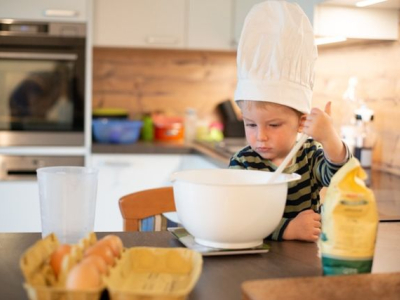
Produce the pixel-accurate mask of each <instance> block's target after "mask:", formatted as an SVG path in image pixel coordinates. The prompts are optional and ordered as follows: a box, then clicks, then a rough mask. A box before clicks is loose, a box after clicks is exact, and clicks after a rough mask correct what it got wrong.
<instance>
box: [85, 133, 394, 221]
mask: <svg viewBox="0 0 400 300" xmlns="http://www.w3.org/2000/svg"><path fill="white" fill-rule="evenodd" d="M245 145H246V142H245V140H244V139H236V138H234V139H225V140H224V142H220V143H210V142H195V143H193V144H185V143H183V142H180V143H179V142H143V141H139V142H136V143H134V144H130V145H115V144H96V143H95V144H93V146H92V153H94V154H112V153H115V154H128V153H129V154H197V155H201V156H202V157H203V158H205V159H207V160H208V161H210V162H212V163H214V164H215V165H216V166H218V167H220V168H226V167H227V166H228V164H229V159H230V157H231V155H232V154H233V153H234V152H236V151H237V150H238V149H240V148H242V147H244V146H245ZM371 188H372V190H373V191H374V194H375V198H376V200H377V203H378V209H379V214H380V220H381V221H383V222H391V221H400V176H397V175H393V174H390V173H386V172H381V171H379V170H372V172H371Z"/></svg>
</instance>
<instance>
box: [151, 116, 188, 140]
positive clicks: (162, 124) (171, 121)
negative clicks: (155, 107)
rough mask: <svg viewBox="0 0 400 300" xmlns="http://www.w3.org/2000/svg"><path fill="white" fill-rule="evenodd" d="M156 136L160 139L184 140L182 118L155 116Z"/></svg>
mask: <svg viewBox="0 0 400 300" xmlns="http://www.w3.org/2000/svg"><path fill="white" fill-rule="evenodd" d="M154 137H155V139H156V140H158V141H182V140H183V138H184V126H183V120H182V118H179V117H164V116H157V117H155V118H154Z"/></svg>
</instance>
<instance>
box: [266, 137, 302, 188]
mask: <svg viewBox="0 0 400 300" xmlns="http://www.w3.org/2000/svg"><path fill="white" fill-rule="evenodd" d="M307 139H308V135H307V134H305V133H302V134H301V136H300V139H299V140H298V141H297V143H296V144H295V145H294V146H293V148H292V150H290V152H289V154H288V155H286V157H285V159H284V160H283V162H282V163H281V164H280V165H279V167H278V169H276V171H275V172H273V173H272V176H271V177H270V178H269V179H268V181H267V183H273V182H274V181H275V180H276V179H277V178H278V177H279V175H281V174H282V171H283V169H285V167H286V165H287V164H288V162H289V161H290V160H291V159H292V158H293V156H294V155H295V154H296V153H297V151H298V150H299V149H300V147H301V146H303V144H304V142H305V141H306V140H307Z"/></svg>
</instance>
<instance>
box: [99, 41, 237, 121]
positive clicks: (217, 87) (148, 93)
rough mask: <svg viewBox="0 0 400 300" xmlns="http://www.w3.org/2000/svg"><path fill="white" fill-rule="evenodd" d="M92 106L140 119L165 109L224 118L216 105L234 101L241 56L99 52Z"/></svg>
mask: <svg viewBox="0 0 400 300" xmlns="http://www.w3.org/2000/svg"><path fill="white" fill-rule="evenodd" d="M93 57H94V63H93V107H94V108H99V107H122V108H126V109H128V110H129V111H130V112H131V117H132V118H135V117H137V116H138V114H140V113H142V112H150V111H155V110H163V111H165V112H166V113H167V114H169V115H178V116H183V114H184V112H185V109H186V108H187V107H192V108H195V109H196V110H197V112H198V115H199V117H200V118H204V119H208V120H210V121H213V120H217V119H218V118H219V115H218V112H217V110H216V106H217V104H218V103H220V102H222V101H224V100H226V99H229V98H232V96H233V91H234V89H235V84H236V57H235V54H234V53H232V52H205V51H179V50H143V49H126V48H95V49H94V53H93Z"/></svg>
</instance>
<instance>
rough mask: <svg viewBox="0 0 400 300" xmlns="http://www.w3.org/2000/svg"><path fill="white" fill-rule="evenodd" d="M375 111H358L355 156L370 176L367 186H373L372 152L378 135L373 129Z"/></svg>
mask: <svg viewBox="0 0 400 300" xmlns="http://www.w3.org/2000/svg"><path fill="white" fill-rule="evenodd" d="M373 120H374V115H373V111H371V110H369V109H367V108H366V107H365V108H360V109H358V110H357V111H356V124H355V127H356V132H357V134H356V138H355V145H354V156H355V157H356V158H357V159H358V160H359V161H360V164H361V167H362V168H363V169H364V170H365V172H366V173H367V175H368V178H367V180H366V184H367V186H370V185H371V175H372V174H371V171H372V151H373V147H374V144H375V140H376V133H375V130H374V129H373V124H372V122H373Z"/></svg>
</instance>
